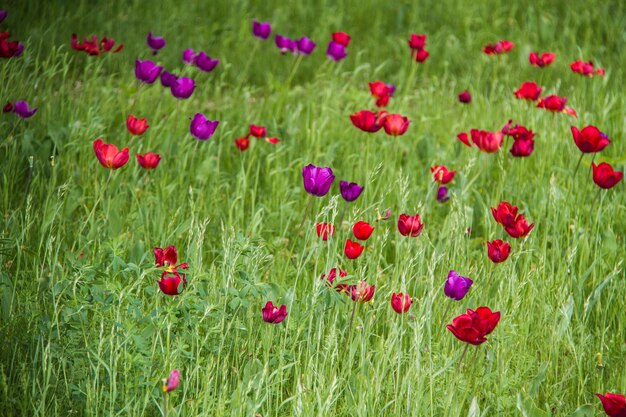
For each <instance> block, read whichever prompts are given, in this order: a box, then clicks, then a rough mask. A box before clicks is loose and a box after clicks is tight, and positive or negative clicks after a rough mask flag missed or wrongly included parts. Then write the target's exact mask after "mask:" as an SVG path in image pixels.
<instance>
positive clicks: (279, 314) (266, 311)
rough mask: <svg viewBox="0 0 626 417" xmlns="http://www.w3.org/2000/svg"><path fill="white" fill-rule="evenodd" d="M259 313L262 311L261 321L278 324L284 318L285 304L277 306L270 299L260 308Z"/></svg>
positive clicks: (285, 315) (285, 314) (285, 312)
mask: <svg viewBox="0 0 626 417" xmlns="http://www.w3.org/2000/svg"><path fill="white" fill-rule="evenodd" d="M261 313H263V321H265V322H267V323H272V324H278V323H280V322H281V321H283V320H285V317H287V314H288V313H287V306H286V305H284V304H283V305H281V306H280V308H278V307H276V306H274V303H272V302H271V301H268V302H267V303H266V304H265V307H263V308H262V309H261Z"/></svg>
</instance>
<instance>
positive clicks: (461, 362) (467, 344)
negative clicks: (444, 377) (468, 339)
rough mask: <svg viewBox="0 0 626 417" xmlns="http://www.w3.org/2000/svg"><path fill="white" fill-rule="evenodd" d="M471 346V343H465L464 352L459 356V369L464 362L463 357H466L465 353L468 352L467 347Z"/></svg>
mask: <svg viewBox="0 0 626 417" xmlns="http://www.w3.org/2000/svg"><path fill="white" fill-rule="evenodd" d="M468 348H469V343H466V344H465V349H463V353H461V358H459V367H458V369H459V370H460V369H461V365H462V364H463V358H464V357H465V354H466V353H467V349H468Z"/></svg>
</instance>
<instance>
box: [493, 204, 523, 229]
mask: <svg viewBox="0 0 626 417" xmlns="http://www.w3.org/2000/svg"><path fill="white" fill-rule="evenodd" d="M518 210H519V209H518V208H517V206H514V205H512V204H511V203H508V202H506V201H503V202H501V203H500V204H498V207H497V208H493V207H492V208H491V214H492V215H493V218H494V219H495V220H496V223H498V224H501V225H502V226H510V225H512V224H513V223H514V222H515V217H517V212H518Z"/></svg>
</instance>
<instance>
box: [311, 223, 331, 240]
mask: <svg viewBox="0 0 626 417" xmlns="http://www.w3.org/2000/svg"><path fill="white" fill-rule="evenodd" d="M315 229H316V230H317V237H321V238H322V240H324V241H326V240H328V238H329V237H332V236H333V235H334V234H335V226H333V225H332V224H328V223H318V224H317V225H315Z"/></svg>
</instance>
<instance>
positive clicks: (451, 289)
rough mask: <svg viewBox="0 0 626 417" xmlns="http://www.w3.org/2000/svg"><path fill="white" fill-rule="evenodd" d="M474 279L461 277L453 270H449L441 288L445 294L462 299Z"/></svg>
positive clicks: (455, 298) (454, 298)
mask: <svg viewBox="0 0 626 417" xmlns="http://www.w3.org/2000/svg"><path fill="white" fill-rule="evenodd" d="M473 283H474V281H472V280H471V279H469V278H467V277H462V276H460V275H459V274H457V273H456V272H455V271H452V270H451V271H450V273H449V274H448V279H447V280H446V285H445V286H444V288H443V292H444V293H445V294H446V296H448V297H450V298H452V299H453V300H457V301H458V300H462V299H463V297H465V295H466V294H467V292H468V291H469V289H470V287H471V286H472V284H473Z"/></svg>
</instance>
